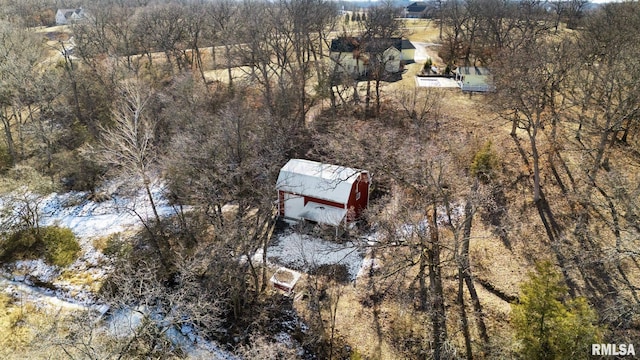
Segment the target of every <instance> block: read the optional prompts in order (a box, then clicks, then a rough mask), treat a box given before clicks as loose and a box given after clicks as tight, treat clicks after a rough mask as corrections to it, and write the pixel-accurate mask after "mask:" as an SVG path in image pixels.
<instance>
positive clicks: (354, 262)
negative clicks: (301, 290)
mask: <svg viewBox="0 0 640 360" xmlns="http://www.w3.org/2000/svg"><path fill="white" fill-rule="evenodd" d="M267 258H268V259H269V261H271V262H274V263H277V264H280V265H284V266H287V267H289V268H292V269H296V270H300V271H304V272H309V271H311V270H313V269H315V268H317V267H318V266H320V265H331V264H339V265H345V266H346V267H347V270H348V271H349V275H350V277H351V279H355V277H356V275H357V274H358V271H359V270H360V267H361V266H362V259H363V255H362V253H361V251H360V249H358V247H357V246H356V244H354V243H353V242H346V243H344V244H338V243H335V242H332V241H327V240H323V239H320V238H317V237H313V236H310V235H306V234H298V233H296V232H293V231H290V230H287V231H285V232H284V233H283V234H280V235H278V236H277V237H276V238H275V241H274V244H273V245H271V246H269V247H268V248H267Z"/></svg>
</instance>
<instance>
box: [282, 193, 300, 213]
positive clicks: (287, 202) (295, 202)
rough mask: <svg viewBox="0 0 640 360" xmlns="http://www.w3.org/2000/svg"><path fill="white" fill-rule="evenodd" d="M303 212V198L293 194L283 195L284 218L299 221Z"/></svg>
mask: <svg viewBox="0 0 640 360" xmlns="http://www.w3.org/2000/svg"><path fill="white" fill-rule="evenodd" d="M303 210H304V197H302V196H298V195H294V194H288V193H285V194H284V216H285V217H288V218H293V219H299V218H300V214H301V213H302V211H303Z"/></svg>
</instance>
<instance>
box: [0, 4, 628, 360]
mask: <svg viewBox="0 0 640 360" xmlns="http://www.w3.org/2000/svg"><path fill="white" fill-rule="evenodd" d="M587 5H588V4H587V3H585V2H581V1H579V0H571V1H568V2H558V1H548V2H547V1H537V0H536V1H518V2H516V1H497V0H467V1H462V0H447V1H438V2H436V3H435V4H434V10H433V11H431V12H430V14H431V16H433V19H430V20H428V21H427V20H425V21H423V22H421V23H420V24H421V25H420V26H424V27H432V28H433V29H436V30H435V31H436V33H437V38H438V42H439V43H440V44H441V45H440V46H439V47H438V50H437V55H438V56H439V58H440V59H438V60H437V61H441V62H442V63H444V65H446V67H447V68H448V69H454V68H455V67H456V66H469V65H471V66H473V65H476V66H486V67H489V68H490V69H491V71H492V73H493V76H494V82H495V85H496V91H495V92H494V93H491V94H487V95H477V94H476V95H473V96H471V95H467V94H461V93H460V92H459V90H442V89H420V88H415V87H410V88H403V89H397V88H392V87H390V86H391V83H389V82H387V81H385V80H387V79H385V78H384V76H382V75H381V74H374V75H373V76H371V78H370V79H368V80H362V79H360V81H358V80H356V79H352V78H350V77H348V76H347V77H345V76H344V75H339V74H337V73H336V72H335V67H334V66H332V64H331V62H330V61H329V60H328V45H329V43H330V41H331V39H333V38H335V37H337V36H340V35H357V36H360V37H362V39H364V41H367V40H373V39H377V38H389V37H401V36H404V37H406V36H411V31H412V30H410V29H408V28H407V26H405V22H404V20H399V19H398V15H399V14H401V11H400V10H399V9H398V8H396V7H394V5H393V4H392V3H382V2H381V3H376V6H373V7H370V8H368V9H363V10H362V13H365V14H366V16H362V17H358V18H359V20H355V18H354V17H349V16H348V15H347V16H346V17H345V16H344V15H342V14H340V13H339V11H338V8H337V6H336V4H335V3H332V2H328V1H325V0H278V1H269V2H267V1H251V0H247V1H231V0H213V1H188V0H183V1H177V0H174V1H160V0H95V1H91V2H86V3H82V2H64V3H63V2H61V1H52V0H28V1H27V0H24V1H18V0H3V1H2V4H1V5H0V8H1V9H2V10H1V11H2V12H1V14H0V16H1V17H2V21H1V22H0V119H1V120H2V142H1V143H0V172H1V174H2V182H1V184H0V185H1V190H2V193H3V194H4V195H3V197H2V206H3V207H4V208H5V210H4V216H5V217H4V218H3V219H6V216H9V215H7V214H13V216H14V218H13V220H12V221H6V220H3V221H2V222H1V225H2V229H0V231H1V232H2V238H1V242H0V261H1V262H2V263H3V264H5V265H8V264H10V263H11V262H12V261H14V260H16V259H19V258H25V257H27V258H28V257H29V256H36V257H44V258H45V259H47V261H49V262H51V263H54V264H56V265H59V266H62V267H64V266H66V265H68V264H69V263H70V262H72V261H73V259H74V256H77V252H78V248H77V245H75V246H74V245H73V244H72V243H73V239H72V238H73V234H70V232H69V231H65V229H61V228H54V227H52V228H44V227H40V226H39V222H38V211H39V209H38V199H39V197H38V196H39V195H37V194H41V195H46V194H47V193H49V192H53V191H57V192H64V191H83V192H86V194H87V197H90V198H91V199H95V200H96V201H99V200H100V199H101V198H107V197H108V196H110V194H108V193H106V192H105V191H104V187H103V185H104V184H105V183H107V182H113V181H116V182H118V181H119V182H121V183H122V184H124V186H123V188H130V189H144V190H145V191H146V193H147V194H148V200H149V201H150V203H151V206H152V208H154V209H155V205H154V198H153V196H152V194H151V192H152V191H151V185H152V184H153V183H154V182H156V181H158V180H160V179H161V180H162V181H164V182H165V183H166V184H167V193H166V194H165V196H166V197H168V198H169V199H171V201H172V203H174V204H176V206H178V207H179V208H182V207H184V208H185V209H184V211H180V212H179V213H178V215H176V216H173V217H162V216H160V215H159V214H158V213H157V212H155V215H154V216H152V217H150V218H146V217H140V223H141V225H142V226H141V229H142V230H141V231H140V232H139V233H137V234H134V235H132V236H128V237H118V238H110V239H108V240H105V241H106V242H107V244H106V245H105V246H104V247H103V249H102V251H103V252H104V253H105V254H108V255H109V258H110V259H111V261H112V266H113V268H114V269H117V271H112V272H111V273H110V275H109V276H108V278H106V279H101V281H100V284H99V285H100V286H98V287H97V289H96V293H95V296H96V297H97V298H98V299H99V301H100V302H102V303H106V304H109V305H110V306H111V309H122V308H133V309H137V308H139V307H140V306H142V305H146V306H148V307H150V308H153V309H157V312H158V313H161V314H163V318H162V319H161V320H158V319H157V318H154V317H153V316H148V315H147V316H146V317H144V319H143V322H142V324H143V325H142V326H140V327H138V328H136V329H135V331H133V333H132V334H131V336H128V337H124V338H123V337H109V336H107V335H105V334H104V333H103V332H101V331H100V328H99V323H98V322H97V321H96V320H95V317H94V316H93V315H92V314H90V313H84V312H75V313H72V314H50V313H46V314H45V312H44V311H43V310H38V308H37V307H36V306H35V305H30V307H29V309H31V310H32V312H33V314H32V315H26V314H25V311H24V305H20V307H18V305H17V302H16V301H17V300H16V299H14V298H12V297H11V296H10V295H6V296H5V295H2V296H0V306H1V309H2V313H3V314H4V315H2V314H0V318H1V319H2V322H0V325H1V327H0V329H2V331H4V332H6V334H3V335H2V336H0V338H4V339H5V340H0V344H2V346H0V357H3V358H5V357H9V358H10V357H12V356H13V357H16V358H24V357H30V358H65V357H68V358H71V359H78V358H90V359H107V358H108V359H112V358H113V359H116V358H118V359H120V358H181V357H187V355H188V354H187V353H186V352H185V351H183V349H181V348H180V347H178V346H175V344H173V343H171V341H169V340H168V339H167V337H166V336H165V334H164V333H165V332H166V330H167V328H168V327H169V326H173V325H180V324H189V326H192V327H194V328H195V329H197V333H198V334H199V336H201V337H202V338H204V339H207V340H209V341H215V342H216V343H218V344H220V346H221V347H222V348H224V349H225V350H227V351H229V352H232V353H234V354H237V355H238V356H242V357H244V358H247V359H258V358H259V359H289V358H304V359H349V358H351V359H363V358H366V359H393V358H397V359H404V358H406V359H432V358H433V359H457V358H466V359H471V358H478V359H497V358H505V359H510V358H522V359H580V358H588V357H590V350H591V344H592V343H616V344H622V343H624V344H629V343H635V344H636V346H638V349H637V350H636V351H637V352H640V341H639V340H640V315H639V314H640V298H639V296H640V294H639V292H640V264H639V263H638V258H639V256H640V141H639V138H640V134H639V132H640V99H639V96H640V92H639V91H638V89H640V62H639V61H638V59H639V58H640V42H639V41H638V38H637V37H638V35H637V34H638V33H640V5H639V4H638V2H635V1H633V2H623V3H611V4H605V5H601V6H597V7H590V6H587ZM76 6H83V8H84V9H85V10H86V12H87V14H89V16H88V17H87V19H85V20H84V21H79V22H76V23H73V24H71V25H68V26H64V27H53V25H55V21H54V16H55V9H57V8H58V7H66V8H71V7H76ZM419 41H420V40H419ZM421 41H427V39H425V40H421ZM434 60H435V59H434ZM290 158H309V159H314V160H319V161H325V162H327V163H334V164H341V165H346V166H351V167H356V168H362V169H367V170H369V171H371V173H372V174H373V176H374V177H373V178H374V184H373V186H374V188H373V193H372V197H371V199H372V204H370V208H369V209H368V211H367V213H366V216H365V219H362V221H361V222H360V223H359V225H358V227H356V228H354V229H351V230H349V231H348V233H346V234H345V235H343V236H342V237H341V239H336V241H344V238H345V237H346V238H349V239H359V238H363V237H366V236H369V235H371V234H376V238H377V241H374V242H364V241H363V242H362V244H361V245H362V248H363V251H366V252H367V253H368V254H370V256H373V257H375V258H376V259H378V260H379V262H380V264H381V266H379V267H371V269H370V271H369V274H368V275H367V276H365V277H362V278H358V280H357V282H355V283H349V282H346V281H345V280H344V278H343V276H341V275H340V271H339V270H340V269H338V268H337V267H336V268H331V267H329V268H325V269H319V270H318V271H317V272H316V273H315V274H310V275H309V276H308V277H307V278H306V280H305V281H304V283H303V284H302V285H300V287H299V293H300V294H303V295H304V296H302V297H300V298H299V299H298V300H296V301H293V300H292V299H291V298H288V297H284V296H282V295H280V294H279V293H277V292H274V291H273V290H272V288H271V287H270V284H269V282H268V277H269V276H271V272H272V270H273V269H270V268H269V267H268V266H263V265H262V263H263V262H257V261H256V260H255V258H254V257H253V255H254V254H255V253H256V251H257V250H259V249H261V248H264V247H265V246H266V245H267V244H268V243H269V241H270V239H271V236H272V234H273V233H274V231H276V232H277V231H279V227H280V226H281V224H280V223H279V222H277V220H276V217H275V215H276V210H275V208H274V201H275V199H276V193H275V190H274V186H275V182H276V179H277V176H278V171H279V169H280V167H281V166H282V165H283V164H284V163H286V161H287V160H288V159H290ZM34 194H36V195H34ZM228 205H233V206H234V211H233V212H224V211H223V207H225V206H228ZM7 208H10V209H12V210H10V211H9V210H7ZM60 239H64V242H63V240H60ZM54 243H55V244H62V245H55V246H54V245H51V244H54ZM56 246H57V247H56ZM52 249H55V254H52V251H53V250H52ZM263 256H266V254H265V255H263ZM240 258H242V259H244V260H243V261H239V259H240ZM320 270H322V271H320ZM348 314H351V315H352V316H353V317H349V316H348ZM291 324H295V325H291ZM282 332H285V333H287V334H289V340H290V341H289V342H288V343H287V342H282V341H278V340H277V339H276V337H275V334H278V333H282Z"/></svg>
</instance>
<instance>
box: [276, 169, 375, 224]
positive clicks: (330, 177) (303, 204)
mask: <svg viewBox="0 0 640 360" xmlns="http://www.w3.org/2000/svg"><path fill="white" fill-rule="evenodd" d="M370 186H371V176H370V175H369V172H368V171H366V170H360V169H353V168H348V167H344V166H339V165H331V164H324V163H320V162H317V161H311V160H304V159H291V160H289V161H288V162H287V163H286V164H285V165H284V166H283V167H282V169H280V174H279V176H278V182H277V184H276V190H277V191H278V214H279V215H280V217H282V218H286V219H292V220H309V221H313V222H316V223H320V224H326V225H332V226H340V225H343V224H347V223H349V222H353V221H355V220H357V219H358V218H359V217H360V216H361V215H362V212H363V211H364V210H365V209H366V208H367V205H368V204H369V189H370Z"/></svg>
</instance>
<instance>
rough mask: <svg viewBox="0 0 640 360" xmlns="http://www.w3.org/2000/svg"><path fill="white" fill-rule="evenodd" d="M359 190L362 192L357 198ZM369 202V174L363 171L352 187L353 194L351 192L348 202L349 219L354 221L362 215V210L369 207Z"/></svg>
mask: <svg viewBox="0 0 640 360" xmlns="http://www.w3.org/2000/svg"><path fill="white" fill-rule="evenodd" d="M358 192H360V198H359V199H356V197H357V193H358ZM368 202H369V174H367V173H362V174H360V175H359V176H358V179H357V180H356V181H355V182H354V183H353V186H352V187H351V194H349V201H348V203H347V209H348V210H349V211H348V212H347V221H354V220H356V219H357V218H359V217H360V216H362V212H363V211H364V209H366V208H367V205H368Z"/></svg>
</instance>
